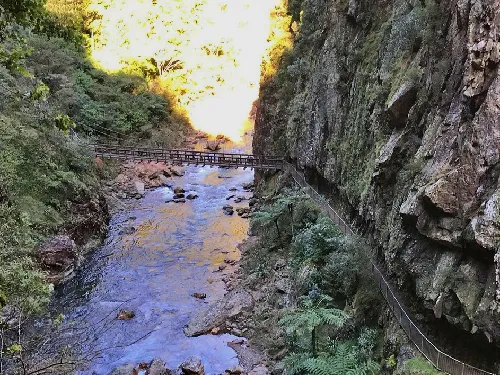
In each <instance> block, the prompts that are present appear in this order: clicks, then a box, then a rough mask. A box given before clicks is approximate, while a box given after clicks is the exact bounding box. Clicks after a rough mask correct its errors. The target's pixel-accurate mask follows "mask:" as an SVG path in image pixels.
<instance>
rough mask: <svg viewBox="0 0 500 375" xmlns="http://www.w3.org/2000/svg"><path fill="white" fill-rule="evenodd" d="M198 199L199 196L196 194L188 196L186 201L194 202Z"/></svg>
mask: <svg viewBox="0 0 500 375" xmlns="http://www.w3.org/2000/svg"><path fill="white" fill-rule="evenodd" d="M196 198H198V194H195V193H190V194H188V195H187V196H186V199H189V200H193V199H196Z"/></svg>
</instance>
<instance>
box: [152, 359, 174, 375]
mask: <svg viewBox="0 0 500 375" xmlns="http://www.w3.org/2000/svg"><path fill="white" fill-rule="evenodd" d="M147 374H148V375H172V374H173V372H172V371H171V370H169V369H168V368H167V364H166V363H165V361H163V360H162V359H160V358H155V359H153V360H152V361H151V363H150V365H149V369H148V372H147Z"/></svg>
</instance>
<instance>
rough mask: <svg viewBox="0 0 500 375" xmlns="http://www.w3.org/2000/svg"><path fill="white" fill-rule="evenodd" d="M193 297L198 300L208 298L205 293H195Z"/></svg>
mask: <svg viewBox="0 0 500 375" xmlns="http://www.w3.org/2000/svg"><path fill="white" fill-rule="evenodd" d="M193 297H194V298H198V299H205V298H207V295H206V294H205V293H198V292H196V293H193Z"/></svg>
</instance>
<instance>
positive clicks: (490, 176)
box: [254, 0, 500, 347]
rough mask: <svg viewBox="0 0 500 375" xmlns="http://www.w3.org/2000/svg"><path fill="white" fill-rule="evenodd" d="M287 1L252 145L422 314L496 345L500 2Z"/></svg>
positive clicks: (499, 340) (499, 335)
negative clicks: (282, 160) (277, 61)
mask: <svg viewBox="0 0 500 375" xmlns="http://www.w3.org/2000/svg"><path fill="white" fill-rule="evenodd" d="M288 7H289V11H290V13H291V19H290V22H291V23H290V32H291V33H294V48H293V51H290V52H287V53H286V55H285V56H284V57H283V59H282V63H281V67H280V70H279V72H278V73H277V75H276V76H275V77H273V78H272V79H270V80H267V81H266V82H263V84H262V86H261V92H260V99H259V103H258V106H257V113H256V125H255V127H256V129H255V137H254V151H255V152H256V153H268V154H284V155H286V156H287V157H288V158H289V159H290V160H291V161H292V162H295V163H296V164H297V166H298V167H299V168H301V169H303V170H304V171H305V172H306V174H307V175H309V177H310V179H311V181H312V182H316V183H317V184H318V185H319V186H318V188H319V189H320V190H323V192H324V193H325V194H326V195H330V197H331V198H332V199H334V200H336V201H337V203H338V204H339V205H340V206H341V207H342V208H343V210H344V214H345V215H346V216H347V217H350V219H351V220H352V221H353V223H354V225H355V226H357V227H358V228H359V229H360V230H361V231H362V232H364V233H365V235H366V236H367V237H368V238H372V239H373V244H374V245H375V247H376V248H377V249H378V257H379V258H380V261H382V262H384V263H385V265H386V267H387V272H388V274H389V275H390V277H391V279H392V282H393V283H394V285H395V286H396V287H397V288H399V289H400V290H401V291H402V292H403V293H405V294H406V296H407V301H408V303H409V304H410V305H412V307H413V308H414V310H415V311H416V312H418V313H419V314H417V317H420V318H421V319H422V320H426V321H427V322H428V321H430V320H433V319H437V320H443V319H444V320H446V321H447V322H449V323H450V324H451V327H452V328H451V329H452V330H456V329H459V330H460V331H467V332H470V333H471V334H472V335H473V336H474V337H479V336H480V337H482V338H486V339H487V340H488V341H489V342H492V343H495V344H496V345H497V346H499V347H500V179H499V177H500V76H499V75H498V65H499V62H500V1H498V0H469V1H467V0H443V1H435V0H422V1H418V0H332V1H325V0H290V3H289V4H288ZM301 11H302V13H300V12H301ZM422 323H425V322H423V321H422Z"/></svg>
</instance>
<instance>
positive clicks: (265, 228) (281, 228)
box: [251, 190, 320, 247]
mask: <svg viewBox="0 0 500 375" xmlns="http://www.w3.org/2000/svg"><path fill="white" fill-rule="evenodd" d="M319 212H320V211H319V209H318V207H317V206H316V204H315V203H314V202H313V201H312V200H311V199H310V198H309V197H307V195H305V194H304V193H303V192H301V191H288V190H285V191H283V192H282V193H280V194H279V195H278V196H277V197H275V199H273V201H272V202H271V203H269V204H266V205H264V206H262V207H261V208H260V209H259V211H257V212H256V213H255V215H254V217H253V220H252V223H251V226H252V230H253V231H258V232H259V233H261V234H262V236H263V238H265V239H264V240H263V241H262V242H263V244H267V245H268V246H270V247H271V246H273V244H278V243H281V242H289V241H291V239H292V235H293V233H297V232H299V231H300V230H302V229H303V228H304V227H305V226H306V225H308V223H310V222H312V221H315V220H316V219H317V217H318V215H319ZM292 232H293V233H292Z"/></svg>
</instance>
